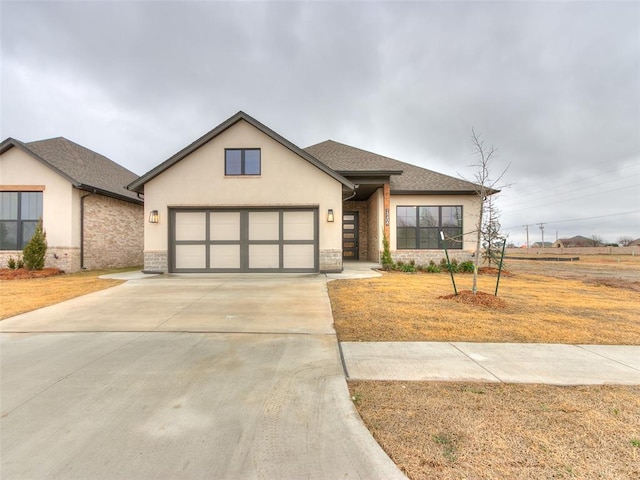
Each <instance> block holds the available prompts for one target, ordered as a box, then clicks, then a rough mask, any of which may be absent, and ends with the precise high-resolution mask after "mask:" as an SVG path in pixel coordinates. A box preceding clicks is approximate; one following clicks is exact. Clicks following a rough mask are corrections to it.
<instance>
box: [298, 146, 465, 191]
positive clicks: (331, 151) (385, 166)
mask: <svg viewBox="0 0 640 480" xmlns="http://www.w3.org/2000/svg"><path fill="white" fill-rule="evenodd" d="M304 151H305V152H307V153H309V154H311V155H313V156H314V157H316V158H317V159H318V160H320V161H321V162H322V163H324V164H325V165H327V166H328V167H329V168H331V169H333V170H335V171H337V172H338V173H340V174H343V175H345V176H347V177H348V176H349V174H352V175H356V174H357V172H362V173H365V172H372V171H388V172H394V171H395V172H398V171H401V172H402V173H401V174H399V175H398V174H391V180H390V187H391V193H396V194H397V193H441V194H452V193H457V194H475V193H476V188H477V187H476V185H474V184H473V183H471V182H467V181H465V180H460V179H458V178H455V177H450V176H449V175H444V174H442V173H438V172H434V171H432V170H427V169H426V168H422V167H418V166H416V165H411V164H410V163H405V162H401V161H400V160H395V159H393V158H389V157H385V156H383V155H378V154H376V153H372V152H368V151H366V150H361V149H359V148H355V147H351V146H349V145H345V144H343V143H339V142H334V141H333V140H327V141H326V142H322V143H318V144H316V145H312V146H310V147H307V148H305V149H304Z"/></svg>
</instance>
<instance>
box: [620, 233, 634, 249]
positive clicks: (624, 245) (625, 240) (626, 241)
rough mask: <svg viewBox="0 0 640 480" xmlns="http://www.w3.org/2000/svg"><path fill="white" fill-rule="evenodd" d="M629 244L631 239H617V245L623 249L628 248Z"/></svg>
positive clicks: (623, 237)
mask: <svg viewBox="0 0 640 480" xmlns="http://www.w3.org/2000/svg"><path fill="white" fill-rule="evenodd" d="M631 242H633V238H631V237H628V236H626V235H624V236H622V237H620V238H618V243H619V244H620V245H622V246H623V247H628V246H629V244H630V243H631Z"/></svg>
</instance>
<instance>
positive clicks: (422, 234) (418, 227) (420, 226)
mask: <svg viewBox="0 0 640 480" xmlns="http://www.w3.org/2000/svg"><path fill="white" fill-rule="evenodd" d="M396 223H397V237H396V238H397V244H398V249H399V250H402V249H416V250H430V249H443V248H444V247H445V246H446V247H447V248H449V249H454V248H456V249H462V207H460V206H455V207H449V206H446V207H445V206H442V207H440V206H433V207H432V206H428V207H427V206H406V207H398V208H397V210H396ZM440 231H442V232H444V238H445V240H444V241H443V240H442V238H441V237H440Z"/></svg>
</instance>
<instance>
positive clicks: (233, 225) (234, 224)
mask: <svg viewBox="0 0 640 480" xmlns="http://www.w3.org/2000/svg"><path fill="white" fill-rule="evenodd" d="M209 237H210V239H211V240H231V241H233V240H240V212H211V213H210V215H209Z"/></svg>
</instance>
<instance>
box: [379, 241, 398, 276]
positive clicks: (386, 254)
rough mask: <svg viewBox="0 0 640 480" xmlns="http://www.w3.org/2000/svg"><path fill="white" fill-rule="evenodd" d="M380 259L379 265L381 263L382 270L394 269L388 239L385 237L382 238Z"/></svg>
mask: <svg viewBox="0 0 640 480" xmlns="http://www.w3.org/2000/svg"><path fill="white" fill-rule="evenodd" d="M382 248H383V250H382V259H381V261H380V263H382V269H383V270H393V269H394V268H395V266H396V265H395V263H394V261H393V258H391V250H390V247H389V238H388V237H387V236H386V235H383V237H382Z"/></svg>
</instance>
